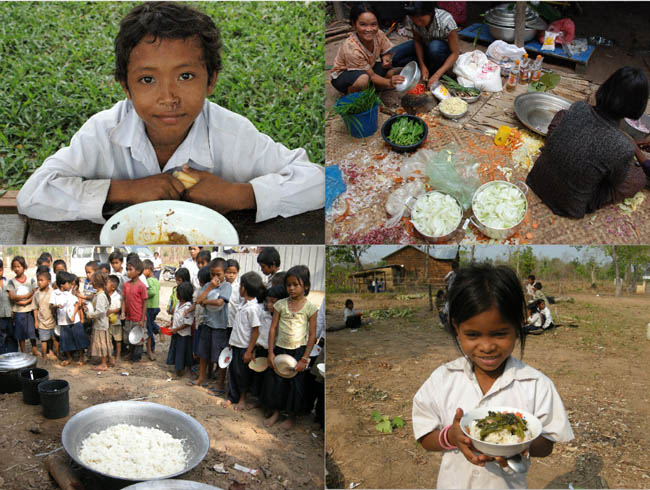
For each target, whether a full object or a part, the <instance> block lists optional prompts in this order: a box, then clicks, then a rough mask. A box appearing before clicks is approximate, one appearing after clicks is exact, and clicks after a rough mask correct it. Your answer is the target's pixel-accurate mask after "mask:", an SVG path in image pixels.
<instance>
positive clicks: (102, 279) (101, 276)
mask: <svg viewBox="0 0 650 490" xmlns="http://www.w3.org/2000/svg"><path fill="white" fill-rule="evenodd" d="M106 281H108V274H106V272H103V271H97V272H95V273H94V274H93V286H95V285H97V286H99V288H100V289H106Z"/></svg>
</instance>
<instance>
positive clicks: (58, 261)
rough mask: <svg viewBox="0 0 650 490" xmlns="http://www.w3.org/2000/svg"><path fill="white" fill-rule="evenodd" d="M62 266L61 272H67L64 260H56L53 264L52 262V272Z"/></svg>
mask: <svg viewBox="0 0 650 490" xmlns="http://www.w3.org/2000/svg"><path fill="white" fill-rule="evenodd" d="M61 265H62V266H63V270H67V269H68V266H67V265H65V260H63V259H56V260H55V261H54V262H52V270H53V271H55V270H56V269H57V268H58V267H59V266H61Z"/></svg>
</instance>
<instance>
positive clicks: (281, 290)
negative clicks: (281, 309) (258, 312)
mask: <svg viewBox="0 0 650 490" xmlns="http://www.w3.org/2000/svg"><path fill="white" fill-rule="evenodd" d="M287 296H289V295H288V294H287V289H286V288H285V287H284V285H280V286H273V287H270V288H269V289H268V290H267V291H266V297H267V298H268V297H271V298H277V299H284V298H286V297H287Z"/></svg>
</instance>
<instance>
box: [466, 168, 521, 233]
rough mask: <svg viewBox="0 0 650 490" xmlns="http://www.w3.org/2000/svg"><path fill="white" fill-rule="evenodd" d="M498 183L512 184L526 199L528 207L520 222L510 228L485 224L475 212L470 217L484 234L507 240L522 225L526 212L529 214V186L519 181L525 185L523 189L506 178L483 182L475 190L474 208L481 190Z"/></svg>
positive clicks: (473, 197)
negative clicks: (527, 195)
mask: <svg viewBox="0 0 650 490" xmlns="http://www.w3.org/2000/svg"><path fill="white" fill-rule="evenodd" d="M497 183H498V184H507V185H509V186H512V187H514V188H515V189H517V190H518V191H519V192H521V193H522V194H523V196H524V200H525V201H526V209H525V210H524V214H523V216H522V217H521V219H520V220H519V222H518V223H517V224H516V225H514V226H511V227H510V228H492V227H491V226H488V225H486V224H484V223H483V222H482V221H481V220H480V219H478V216H476V215H475V214H474V215H473V216H472V217H471V218H470V220H471V221H472V224H473V225H474V226H476V227H477V228H478V229H479V230H480V231H481V233H483V234H484V235H486V236H488V237H490V238H494V239H496V240H505V239H506V238H509V237H510V236H512V235H514V234H515V232H516V231H517V230H518V229H519V227H520V226H521V224H522V223H523V222H524V219H526V214H528V198H527V197H526V194H528V186H527V185H526V184H525V183H523V182H519V184H521V186H523V187H524V189H522V188H521V187H519V186H517V185H515V184H513V183H512V182H508V181H505V180H493V181H490V182H487V183H485V184H483V185H482V186H481V187H479V188H478V189H476V192H474V195H473V196H472V208H473V207H474V200H475V199H476V196H477V195H479V194H480V193H481V191H483V189H485V188H486V187H488V186H491V185H495V184H497ZM472 213H473V209H472ZM474 218H476V219H474Z"/></svg>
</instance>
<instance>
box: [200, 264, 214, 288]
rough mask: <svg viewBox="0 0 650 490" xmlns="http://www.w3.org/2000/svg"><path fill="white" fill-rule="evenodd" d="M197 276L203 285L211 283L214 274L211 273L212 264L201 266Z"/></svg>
mask: <svg viewBox="0 0 650 490" xmlns="http://www.w3.org/2000/svg"><path fill="white" fill-rule="evenodd" d="M196 277H197V278H198V280H199V284H200V285H201V286H203V285H204V284H207V283H209V282H210V280H211V279H212V276H211V275H210V266H208V265H206V266H205V267H201V268H200V269H199V273H198V274H197V276H196Z"/></svg>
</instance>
